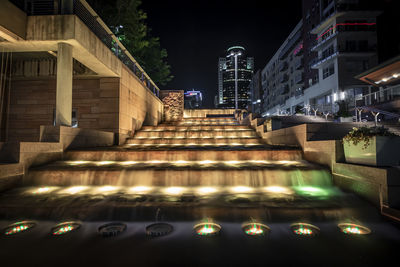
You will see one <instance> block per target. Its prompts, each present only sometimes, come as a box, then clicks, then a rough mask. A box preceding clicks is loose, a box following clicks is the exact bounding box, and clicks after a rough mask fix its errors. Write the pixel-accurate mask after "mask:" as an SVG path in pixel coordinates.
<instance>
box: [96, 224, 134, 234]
mask: <svg viewBox="0 0 400 267" xmlns="http://www.w3.org/2000/svg"><path fill="white" fill-rule="evenodd" d="M126 228H127V226H126V224H124V223H119V222H115V223H107V224H104V225H102V226H100V227H99V229H98V231H99V234H100V235H101V236H102V237H114V236H117V235H119V234H121V233H122V232H124V231H125V230H126Z"/></svg>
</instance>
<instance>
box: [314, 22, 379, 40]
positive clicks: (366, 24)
mask: <svg viewBox="0 0 400 267" xmlns="http://www.w3.org/2000/svg"><path fill="white" fill-rule="evenodd" d="M357 25H364V26H373V25H376V23H374V22H371V23H365V22H364V23H361V22H353V23H338V24H336V25H335V26H332V27H331V28H329V29H328V30H326V31H325V32H324V33H323V34H321V35H320V36H318V37H317V39H316V40H319V39H320V38H321V37H322V36H324V35H325V34H327V33H328V32H330V31H331V30H333V29H335V28H336V27H337V26H357Z"/></svg>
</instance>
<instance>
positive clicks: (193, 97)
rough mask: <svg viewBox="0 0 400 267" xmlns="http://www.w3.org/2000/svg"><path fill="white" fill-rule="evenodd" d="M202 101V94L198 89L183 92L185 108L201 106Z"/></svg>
mask: <svg viewBox="0 0 400 267" xmlns="http://www.w3.org/2000/svg"><path fill="white" fill-rule="evenodd" d="M202 102H203V94H202V93H201V92H200V91H195V90H192V91H186V92H185V93H184V107H185V109H196V108H201V105H202Z"/></svg>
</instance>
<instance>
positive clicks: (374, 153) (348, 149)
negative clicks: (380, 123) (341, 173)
mask: <svg viewBox="0 0 400 267" xmlns="http://www.w3.org/2000/svg"><path fill="white" fill-rule="evenodd" d="M343 147H344V156H345V158H346V162H347V163H355V164H363V165H370V166H399V165H400V137H399V136H374V137H372V138H371V139H370V140H369V146H368V147H367V148H366V149H362V148H363V147H364V142H359V143H358V144H357V145H353V144H352V143H351V142H350V143H348V142H346V141H343Z"/></svg>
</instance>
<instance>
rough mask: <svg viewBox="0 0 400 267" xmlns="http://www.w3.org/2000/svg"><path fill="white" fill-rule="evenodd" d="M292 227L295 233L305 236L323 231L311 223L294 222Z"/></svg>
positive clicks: (311, 235)
mask: <svg viewBox="0 0 400 267" xmlns="http://www.w3.org/2000/svg"><path fill="white" fill-rule="evenodd" d="M290 228H291V229H292V232H293V233H294V234H295V235H298V236H304V237H313V236H316V235H318V234H319V232H320V231H321V230H320V229H319V228H318V227H317V226H315V225H312V224H309V223H294V224H292V225H291V226H290Z"/></svg>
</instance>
